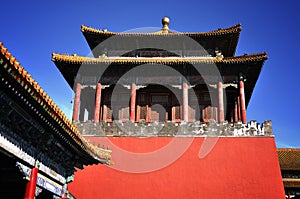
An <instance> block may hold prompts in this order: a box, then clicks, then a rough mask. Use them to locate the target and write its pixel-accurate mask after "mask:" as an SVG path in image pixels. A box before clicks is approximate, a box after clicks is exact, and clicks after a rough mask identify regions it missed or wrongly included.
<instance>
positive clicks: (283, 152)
mask: <svg viewBox="0 0 300 199" xmlns="http://www.w3.org/2000/svg"><path fill="white" fill-rule="evenodd" d="M277 153H278V159H279V164H280V168H281V170H299V171H300V148H278V149H277Z"/></svg>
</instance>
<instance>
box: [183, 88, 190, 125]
mask: <svg viewBox="0 0 300 199" xmlns="http://www.w3.org/2000/svg"><path fill="white" fill-rule="evenodd" d="M188 100H189V96H188V85H187V83H186V82H184V83H183V84H182V115H183V121H185V122H188V120H189V112H188V111H189V110H188V108H189V104H188Z"/></svg>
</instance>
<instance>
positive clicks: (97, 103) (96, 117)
mask: <svg viewBox="0 0 300 199" xmlns="http://www.w3.org/2000/svg"><path fill="white" fill-rule="evenodd" d="M101 90H102V85H101V84H100V83H98V84H97V87H96V101H95V113H94V123H98V122H99V119H100V117H99V116H100V115H99V114H100V104H101Z"/></svg>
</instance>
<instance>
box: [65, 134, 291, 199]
mask: <svg viewBox="0 0 300 199" xmlns="http://www.w3.org/2000/svg"><path fill="white" fill-rule="evenodd" d="M87 138H88V139H89V140H90V141H91V142H92V143H94V144H100V145H101V146H102V145H104V146H107V145H109V146H110V148H111V149H112V150H113V154H112V157H113V158H112V159H113V161H114V162H115V165H114V166H113V167H114V168H110V167H108V166H104V165H97V166H88V167H85V169H83V170H80V171H77V172H76V174H75V179H74V182H72V183H71V184H69V191H70V192H71V193H72V194H73V195H75V197H77V198H79V199H90V198H91V199H92V198H93V199H95V198H113V199H117V198H122V199H124V198H151V199H152V198H218V199H219V198H251V199H252V198H285V197H284V189H283V183H282V179H281V174H280V167H279V163H278V158H277V153H276V147H275V142H274V138H272V137H252V138H246V137H245V138H242V137H240V138H238V137H223V138H219V139H216V138H210V139H209V140H205V138H167V137H155V138H144V139H141V138H132V137H112V138H109V139H107V138H101V137H87ZM201 147H202V150H204V151H202V155H200V156H199V150H200V148H201ZM203 152H204V153H203ZM200 157H201V158H200ZM176 158H178V159H176ZM156 169H158V170H156ZM120 170H122V171H120ZM147 171H148V172H147Z"/></svg>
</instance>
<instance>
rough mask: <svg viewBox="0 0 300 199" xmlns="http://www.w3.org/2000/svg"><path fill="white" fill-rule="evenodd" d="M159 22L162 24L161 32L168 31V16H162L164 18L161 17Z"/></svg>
mask: <svg viewBox="0 0 300 199" xmlns="http://www.w3.org/2000/svg"><path fill="white" fill-rule="evenodd" d="M161 23H162V25H163V27H162V32H163V33H168V32H169V24H170V19H169V18H168V17H164V18H162V20H161Z"/></svg>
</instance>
